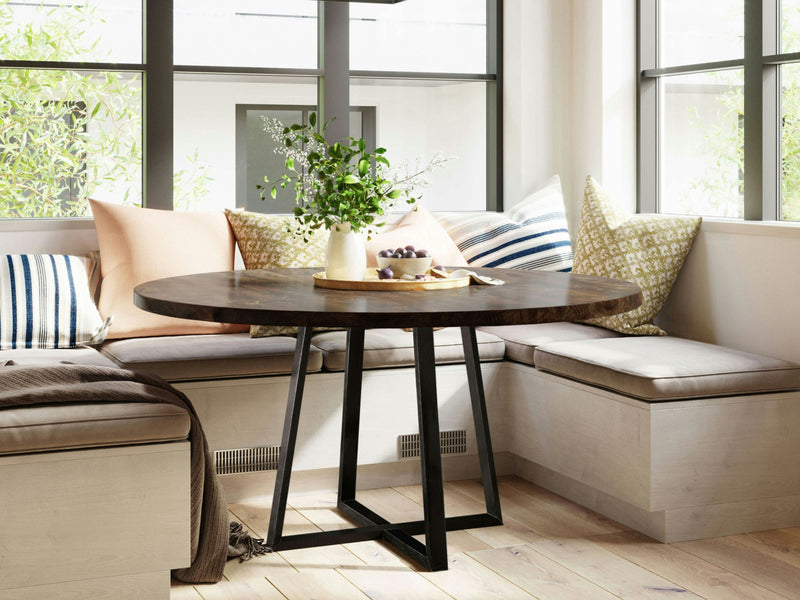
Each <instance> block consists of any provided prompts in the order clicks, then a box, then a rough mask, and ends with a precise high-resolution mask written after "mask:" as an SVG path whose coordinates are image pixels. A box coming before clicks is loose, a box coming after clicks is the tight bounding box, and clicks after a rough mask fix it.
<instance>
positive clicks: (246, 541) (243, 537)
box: [228, 521, 272, 562]
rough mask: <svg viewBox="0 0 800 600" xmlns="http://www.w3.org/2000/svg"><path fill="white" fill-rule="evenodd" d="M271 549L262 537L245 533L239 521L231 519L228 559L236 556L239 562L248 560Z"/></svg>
mask: <svg viewBox="0 0 800 600" xmlns="http://www.w3.org/2000/svg"><path fill="white" fill-rule="evenodd" d="M270 552H272V549H271V548H269V547H268V546H267V544H266V543H265V542H264V540H263V539H262V538H255V537H253V536H252V535H250V534H249V533H247V532H246V531H245V530H244V528H243V527H242V524H241V523H237V522H236V521H231V526H230V534H229V536H228V560H230V559H231V558H238V559H239V562H244V561H246V560H250V559H251V558H253V557H255V556H261V555H262V554H268V553H270Z"/></svg>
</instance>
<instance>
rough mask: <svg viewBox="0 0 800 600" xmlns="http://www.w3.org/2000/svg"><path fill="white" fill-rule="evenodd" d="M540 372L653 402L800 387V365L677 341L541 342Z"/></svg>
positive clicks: (537, 357) (536, 360) (658, 338)
mask: <svg viewBox="0 0 800 600" xmlns="http://www.w3.org/2000/svg"><path fill="white" fill-rule="evenodd" d="M533 362H534V364H535V365H536V367H537V368H539V369H542V370H544V371H548V372H550V373H555V374H557V375H561V376H563V377H568V378H570V379H574V380H576V381H582V382H585V383H589V384H592V385H597V386H600V387H603V388H606V389H609V390H613V391H615V392H619V393H620V394H625V395H627V396H632V397H634V398H640V399H642V400H647V401H649V402H660V401H665V400H689V399H692V398H710V397H715V396H741V395H746V394H760V393H771V392H782V391H787V390H796V389H800V365H796V364H794V363H790V362H788V361H785V360H780V359H777V358H770V357H767V356H760V355H758V354H751V353H749V352H741V351H740V350H734V349H731V348H724V347H722V346H717V345H715V344H705V343H702V342H695V341H693V340H687V339H683V338H677V337H669V336H664V337H662V336H644V337H616V338H605V339H594V340H582V341H579V342H576V341H561V342H555V343H546V344H540V345H538V346H537V347H536V349H535V351H534V361H533Z"/></svg>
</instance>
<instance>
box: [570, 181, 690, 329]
mask: <svg viewBox="0 0 800 600" xmlns="http://www.w3.org/2000/svg"><path fill="white" fill-rule="evenodd" d="M700 221H701V218H700V217H676V216H671V215H653V214H646V215H644V214H636V215H634V214H631V213H629V212H627V211H625V210H623V209H622V208H621V207H619V206H617V205H616V204H614V202H613V201H612V199H611V198H610V197H609V195H608V193H606V192H605V191H604V190H603V189H602V188H601V187H600V185H599V184H598V183H597V182H596V181H595V180H594V179H593V178H592V177H591V176H590V177H587V179H586V188H585V190H584V197H583V205H582V207H581V217H580V227H579V229H578V239H577V243H576V248H575V259H574V265H573V271H574V272H575V273H585V274H588V275H599V276H601V277H611V278H614V279H622V280H625V281H630V282H633V283H635V284H637V285H638V286H639V287H641V288H642V304H641V306H639V308H636V309H634V310H631V311H629V312H626V313H622V314H618V315H612V316H609V317H599V318H596V319H589V320H588V321H586V322H587V323H591V324H592V325H599V326H601V327H605V328H606V329H612V330H614V331H619V332H620V333H627V334H632V335H666V332H665V331H663V330H662V329H661V328H660V327H657V326H656V325H653V319H655V317H656V315H658V313H659V311H660V310H661V307H662V306H663V305H664V302H665V301H666V299H667V296H668V295H669V292H670V290H671V289H672V284H673V283H674V282H675V278H676V277H677V276H678V272H679V271H680V270H681V267H682V266H683V262H684V260H685V259H686V255H687V254H689V250H690V249H691V247H692V243H693V242H694V238H695V237H696V235H697V231H698V229H699V228H700Z"/></svg>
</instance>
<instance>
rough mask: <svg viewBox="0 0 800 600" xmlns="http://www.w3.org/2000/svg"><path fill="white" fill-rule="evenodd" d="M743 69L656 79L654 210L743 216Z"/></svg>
mask: <svg viewBox="0 0 800 600" xmlns="http://www.w3.org/2000/svg"><path fill="white" fill-rule="evenodd" d="M742 81H743V72H742V71H741V70H736V71H724V72H717V73H702V74H696V75H683V76H680V77H665V78H662V79H661V82H660V86H661V89H660V92H661V106H662V111H661V115H660V138H661V148H660V165H659V179H660V190H659V212H664V213H684V214H687V213H688V214H697V215H706V216H719V217H742V216H743V205H744V204H743V202H744V196H743V184H744V180H743V165H744V145H743V144H744V123H743V110H744V109H743V106H744V98H743V92H742Z"/></svg>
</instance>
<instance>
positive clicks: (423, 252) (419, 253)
mask: <svg viewBox="0 0 800 600" xmlns="http://www.w3.org/2000/svg"><path fill="white" fill-rule="evenodd" d="M430 255H431V253H430V252H428V251H427V250H423V249H422V248H420V249H419V250H417V258H428V257H429V256H430Z"/></svg>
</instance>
